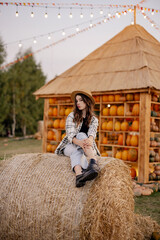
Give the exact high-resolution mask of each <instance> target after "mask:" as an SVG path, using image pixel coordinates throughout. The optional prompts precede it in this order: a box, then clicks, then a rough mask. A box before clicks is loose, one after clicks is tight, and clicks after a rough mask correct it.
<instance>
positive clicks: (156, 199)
mask: <svg viewBox="0 0 160 240" xmlns="http://www.w3.org/2000/svg"><path fill="white" fill-rule="evenodd" d="M135 212H136V213H139V214H142V215H144V216H150V217H151V218H152V219H154V220H156V221H157V222H158V223H159V224H160V192H154V193H152V194H151V195H150V196H141V197H136V198H135Z"/></svg>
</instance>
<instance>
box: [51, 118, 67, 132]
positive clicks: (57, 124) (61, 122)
mask: <svg viewBox="0 0 160 240" xmlns="http://www.w3.org/2000/svg"><path fill="white" fill-rule="evenodd" d="M47 127H48V128H56V129H57V128H60V129H64V128H65V119H64V118H62V119H58V118H57V119H55V120H52V119H51V120H49V121H48V124H47Z"/></svg>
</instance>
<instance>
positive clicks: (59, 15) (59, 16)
mask: <svg viewBox="0 0 160 240" xmlns="http://www.w3.org/2000/svg"><path fill="white" fill-rule="evenodd" d="M57 17H58V19H60V18H61V14H60V8H59V13H58V15H57Z"/></svg>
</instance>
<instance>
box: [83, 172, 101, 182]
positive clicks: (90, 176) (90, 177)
mask: <svg viewBox="0 0 160 240" xmlns="http://www.w3.org/2000/svg"><path fill="white" fill-rule="evenodd" d="M97 176H98V172H95V171H94V170H90V171H87V175H86V176H85V174H84V176H82V178H81V179H80V182H86V181H91V180H93V179H95V178H96V177H97Z"/></svg>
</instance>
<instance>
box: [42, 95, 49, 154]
mask: <svg viewBox="0 0 160 240" xmlns="http://www.w3.org/2000/svg"><path fill="white" fill-rule="evenodd" d="M48 109H49V99H45V100H44V115H43V121H44V129H43V152H46V147H47V123H48Z"/></svg>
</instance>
